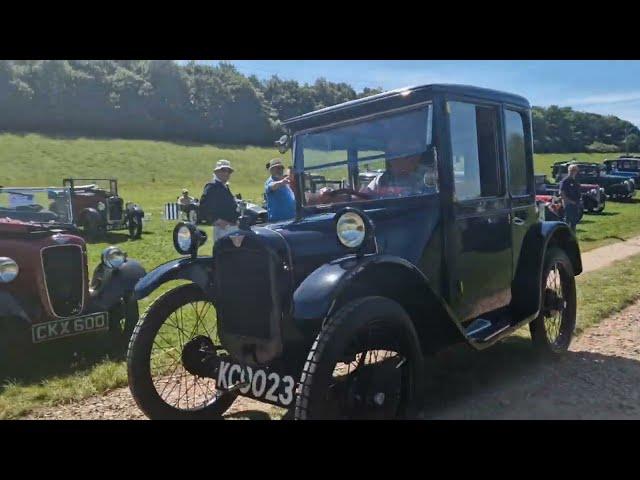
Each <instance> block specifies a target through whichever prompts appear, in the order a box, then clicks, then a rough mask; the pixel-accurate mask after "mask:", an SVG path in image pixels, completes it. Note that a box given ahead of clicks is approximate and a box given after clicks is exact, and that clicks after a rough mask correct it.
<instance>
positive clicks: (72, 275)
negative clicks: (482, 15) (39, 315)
mask: <svg viewBox="0 0 640 480" xmlns="http://www.w3.org/2000/svg"><path fill="white" fill-rule="evenodd" d="M42 265H43V266H44V276H45V280H46V283H47V292H48V294H49V301H50V302H51V308H52V309H53V312H54V313H55V314H56V315H57V316H59V317H70V316H73V315H78V314H80V313H81V311H82V296H83V291H84V285H83V280H84V265H83V261H82V250H81V249H80V248H78V247H77V246H72V245H65V246H60V247H50V248H45V249H44V250H43V251H42Z"/></svg>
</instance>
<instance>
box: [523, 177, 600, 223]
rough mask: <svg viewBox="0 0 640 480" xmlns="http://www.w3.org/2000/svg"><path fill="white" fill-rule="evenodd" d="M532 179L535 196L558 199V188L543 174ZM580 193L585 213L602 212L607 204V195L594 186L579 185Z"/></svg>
mask: <svg viewBox="0 0 640 480" xmlns="http://www.w3.org/2000/svg"><path fill="white" fill-rule="evenodd" d="M534 179H535V189H536V195H550V196H552V197H558V199H559V197H560V186H559V185H558V184H557V183H550V182H549V180H548V179H547V176H546V175H544V174H536V175H534ZM580 193H581V200H582V208H583V209H584V211H585V212H588V213H601V212H603V211H604V208H605V206H606V202H607V195H606V193H605V190H604V188H602V187H601V186H599V185H596V184H590V183H585V184H580ZM560 204H561V202H560ZM560 208H562V207H560ZM556 210H557V209H556ZM561 217H562V215H561Z"/></svg>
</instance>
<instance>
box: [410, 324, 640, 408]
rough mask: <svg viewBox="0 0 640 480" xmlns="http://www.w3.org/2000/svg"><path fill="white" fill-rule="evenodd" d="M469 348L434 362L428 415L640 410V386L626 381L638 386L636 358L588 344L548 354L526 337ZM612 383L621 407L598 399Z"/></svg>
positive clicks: (615, 401) (639, 373) (612, 398)
mask: <svg viewBox="0 0 640 480" xmlns="http://www.w3.org/2000/svg"><path fill="white" fill-rule="evenodd" d="M463 347H466V348H460V347H456V348H454V349H450V350H449V351H447V352H443V354H442V355H440V356H439V357H438V358H436V359H434V361H433V362H431V364H430V365H429V368H428V373H427V377H428V379H429V382H428V385H427V389H426V395H425V401H424V402H423V411H422V414H421V418H433V417H436V418H442V416H441V415H442V414H443V413H444V418H468V417H473V418H505V417H509V418H579V417H584V418H597V417H600V416H602V417H603V418H604V417H606V416H607V415H611V416H612V417H615V416H616V415H618V416H620V417H625V415H628V414H629V413H631V414H632V415H638V416H640V406H638V407H637V410H635V411H634V408H635V407H634V404H637V401H636V400H637V399H636V396H637V393H636V392H635V391H633V388H631V389H630V391H628V392H626V393H625V391H624V389H623V388H621V387H620V385H637V379H638V378H640V362H639V361H637V360H633V359H629V358H623V357H617V356H612V355H604V354H600V353H593V352H587V351H577V352H574V351H570V352H567V353H565V354H564V355H562V356H560V357H558V358H553V359H549V358H544V357H541V356H540V355H539V354H537V352H536V351H535V350H534V349H533V348H532V346H531V342H530V340H529V339H526V338H522V337H512V338H510V339H507V340H506V341H505V342H503V343H502V344H498V345H496V346H494V347H493V348H491V349H488V350H485V351H482V352H477V351H473V350H472V349H471V347H467V346H463ZM635 388H636V389H637V387H635ZM612 390H614V391H615V390H617V392H616V395H612V396H610V397H608V399H607V400H608V401H609V402H610V403H611V404H612V405H616V406H618V405H622V407H620V408H621V410H619V411H617V412H615V411H611V412H609V411H608V410H606V411H604V410H603V409H599V408H598V405H599V403H598V402H601V401H599V400H598V399H602V398H603V392H611V391H612ZM501 402H504V403H501ZM625 405H626V407H625ZM607 408H609V407H607ZM616 408H617V407H616ZM625 408H626V410H625ZM448 409H449V411H448V412H447V410H448ZM450 409H453V411H452V410H450ZM606 418H609V417H606ZM625 418H626V417H625Z"/></svg>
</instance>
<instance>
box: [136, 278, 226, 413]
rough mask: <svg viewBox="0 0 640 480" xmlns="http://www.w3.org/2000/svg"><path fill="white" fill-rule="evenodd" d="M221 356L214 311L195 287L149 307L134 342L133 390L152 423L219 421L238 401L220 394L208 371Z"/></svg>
mask: <svg viewBox="0 0 640 480" xmlns="http://www.w3.org/2000/svg"><path fill="white" fill-rule="evenodd" d="M216 353H218V354H219V353H221V347H220V343H219V338H218V334H217V319H216V314H215V309H214V306H213V304H212V303H211V301H210V300H209V299H208V298H207V297H206V295H205V294H204V292H203V291H202V290H201V289H200V288H199V287H198V286H197V285H195V284H189V285H182V286H180V287H177V288H175V289H173V290H171V291H169V292H167V293H166V294H164V295H163V296H161V297H160V298H159V299H158V300H156V302H155V303H154V304H153V305H151V307H149V310H148V311H147V313H146V315H145V316H144V317H143V318H142V319H141V320H140V321H139V322H138V324H137V325H136V328H135V330H134V333H133V336H132V337H131V343H130V344H129V352H128V375H129V388H130V390H131V393H132V395H133V398H134V399H135V401H136V403H137V404H138V406H139V407H140V409H141V410H142V411H143V412H144V413H145V414H146V415H147V416H148V417H149V418H152V419H185V420H186V419H219V418H221V416H222V414H223V413H224V412H225V411H226V410H227V409H228V408H229V407H230V406H231V404H232V403H233V401H234V400H235V398H236V395H235V394H233V393H231V394H224V395H223V394H221V392H220V391H219V390H218V389H217V388H216V380H215V378H211V377H213V376H215V372H210V371H208V369H207V368H206V361H207V359H210V358H211V357H212V355H215V354H216Z"/></svg>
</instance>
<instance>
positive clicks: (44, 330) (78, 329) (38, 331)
mask: <svg viewBox="0 0 640 480" xmlns="http://www.w3.org/2000/svg"><path fill="white" fill-rule="evenodd" d="M108 329H109V314H108V313H107V312H100V313H92V314H90V315H83V316H81V317H74V318H64V319H60V320H54V321H52V322H46V323H39V324H37V325H33V326H32V327H31V338H32V341H33V343H40V342H46V341H48V340H56V339H58V338H65V337H72V336H74V335H81V334H83V333H90V332H100V331H103V330H108Z"/></svg>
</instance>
